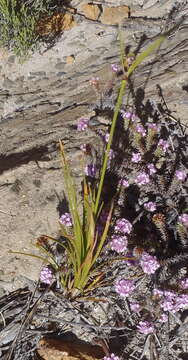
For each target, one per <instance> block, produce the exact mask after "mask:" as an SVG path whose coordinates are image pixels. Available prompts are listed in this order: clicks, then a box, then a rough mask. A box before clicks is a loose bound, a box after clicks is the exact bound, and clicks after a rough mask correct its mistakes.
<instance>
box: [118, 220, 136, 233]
mask: <svg viewBox="0 0 188 360" xmlns="http://www.w3.org/2000/svg"><path fill="white" fill-rule="evenodd" d="M114 229H115V231H116V232H121V233H123V234H130V232H131V230H132V225H131V223H130V222H129V221H128V220H126V219H124V218H120V219H118V220H117V221H116V224H115V228H114Z"/></svg>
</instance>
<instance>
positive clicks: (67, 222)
mask: <svg viewBox="0 0 188 360" xmlns="http://www.w3.org/2000/svg"><path fill="white" fill-rule="evenodd" d="M59 221H60V223H61V224H62V225H64V226H67V227H70V226H72V220H71V216H70V214H69V213H67V212H66V213H65V214H63V215H61V217H60V219H59Z"/></svg>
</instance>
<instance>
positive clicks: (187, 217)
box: [178, 213, 188, 227]
mask: <svg viewBox="0 0 188 360" xmlns="http://www.w3.org/2000/svg"><path fill="white" fill-rule="evenodd" d="M178 221H179V222H180V223H181V224H182V225H184V226H186V227H188V214H185V213H184V214H182V215H180V216H179V217H178Z"/></svg>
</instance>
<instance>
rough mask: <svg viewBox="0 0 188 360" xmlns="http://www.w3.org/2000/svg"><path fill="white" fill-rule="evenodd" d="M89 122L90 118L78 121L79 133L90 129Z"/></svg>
mask: <svg viewBox="0 0 188 360" xmlns="http://www.w3.org/2000/svg"><path fill="white" fill-rule="evenodd" d="M88 121H89V119H88V118H80V119H79V120H78V125H77V130H78V131H84V130H86V129H87V127H88Z"/></svg>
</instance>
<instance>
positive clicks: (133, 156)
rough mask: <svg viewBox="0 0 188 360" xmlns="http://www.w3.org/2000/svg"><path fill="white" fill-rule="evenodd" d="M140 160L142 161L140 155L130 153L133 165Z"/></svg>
mask: <svg viewBox="0 0 188 360" xmlns="http://www.w3.org/2000/svg"><path fill="white" fill-rule="evenodd" d="M141 159H142V156H141V154H140V153H132V158H131V161H132V162H133V163H138V162H140V161H141Z"/></svg>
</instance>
